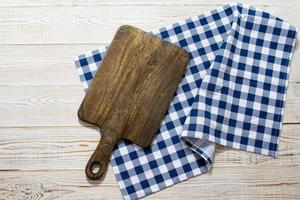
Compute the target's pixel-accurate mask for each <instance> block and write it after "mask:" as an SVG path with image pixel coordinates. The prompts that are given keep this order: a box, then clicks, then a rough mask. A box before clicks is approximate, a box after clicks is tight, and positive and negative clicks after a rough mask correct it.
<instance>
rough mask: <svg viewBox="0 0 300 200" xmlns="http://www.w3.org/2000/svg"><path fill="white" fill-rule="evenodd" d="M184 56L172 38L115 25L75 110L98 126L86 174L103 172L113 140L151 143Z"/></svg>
mask: <svg viewBox="0 0 300 200" xmlns="http://www.w3.org/2000/svg"><path fill="white" fill-rule="evenodd" d="M188 61H189V57H188V53H187V52H186V51H185V50H183V49H181V48H179V47H177V46H175V45H173V44H171V43H168V42H165V41H163V40H161V39H160V38H157V37H155V36H153V35H150V34H149V33H146V32H144V31H142V30H140V29H137V28H135V27H132V26H128V25H125V26H121V27H120V28H119V29H118V31H117V33H116V35H115V37H114V39H113V41H112V43H111V45H110V47H109V49H108V51H107V53H106V55H105V57H104V59H103V61H102V65H101V67H100V69H99V70H98V71H97V73H96V75H95V77H94V79H93V81H92V83H91V85H90V86H89V89H88V91H87V93H86V95H85V97H84V99H83V102H82V104H81V106H80V108H79V110H78V117H79V118H80V119H81V120H83V121H86V122H88V123H91V124H94V125H96V126H98V127H99V128H100V130H101V140H100V142H99V144H98V146H97V149H96V150H95V152H94V154H93V155H92V156H91V158H90V160H89V161H88V163H87V166H86V175H87V177H89V178H90V179H92V180H96V179H98V178H100V177H101V176H102V175H103V174H104V172H105V171H106V168H107V164H108V161H109V158H110V156H111V153H112V150H113V148H114V146H115V145H116V144H117V142H118V140H120V139H128V140H130V141H132V142H134V143H135V144H137V145H139V146H141V147H148V146H149V145H150V144H151V143H152V141H153V138H154V136H155V134H156V132H157V130H158V128H159V127H160V123H161V121H162V120H163V118H164V115H165V113H166V111H167V109H168V107H169V104H170V102H171V100H172V97H173V95H174V93H175V91H176V89H177V87H178V84H179V83H180V81H181V79H182V76H183V74H184V72H185V69H186V66H187V64H188ZM95 165H99V166H100V169H99V171H98V172H94V170H93V168H94V166H95Z"/></svg>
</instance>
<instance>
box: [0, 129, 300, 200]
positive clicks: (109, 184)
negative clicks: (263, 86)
mask: <svg viewBox="0 0 300 200" xmlns="http://www.w3.org/2000/svg"><path fill="white" fill-rule="evenodd" d="M299 130H300V125H285V126H284V127H283V133H282V137H281V140H280V146H279V148H280V151H279V152H280V156H279V157H278V159H274V158H270V157H266V156H261V155H257V154H252V153H248V152H243V151H238V150H233V149H228V148H223V147H220V146H218V147H217V151H216V156H215V158H214V165H213V170H212V171H211V172H209V173H207V174H204V175H201V176H198V177H195V178H192V179H190V180H189V181H185V182H182V183H181V184H178V185H175V186H173V187H170V188H168V189H165V190H163V191H162V192H159V193H157V194H154V195H150V196H149V197H147V198H149V199H161V198H166V199H167V198H171V197H174V198H175V197H177V199H184V198H189V199H197V198H200V197H201V198H205V199H206V198H212V199H217V198H218V197H220V195H221V194H222V195H223V196H224V195H225V196H226V198H227V197H228V198H230V199H240V198H247V199H255V198H263V199H267V198H270V199H274V198H279V199H282V198H291V199H295V198H300V196H299V195H300V194H299V193H298V188H299V187H300V174H299V170H300V165H299V164H300V163H299V160H300V159H299V157H300V142H299V141H300V134H299V133H300V132H299ZM0 133H1V134H0V135H1V140H0V160H2V162H1V170H0V182H1V184H0V197H8V196H9V197H11V199H14V198H13V197H16V195H24V196H26V195H34V196H35V195H38V196H39V195H42V196H43V197H44V198H45V199H54V198H63V199H82V198H84V197H87V196H86V195H88V196H90V194H91V193H93V196H94V197H95V198H97V199H98V197H100V196H101V197H103V198H105V197H108V196H110V199H120V198H121V197H120V192H119V189H118V186H117V183H116V181H115V178H114V175H113V172H112V168H111V167H109V170H108V173H107V175H106V177H105V179H104V180H103V182H101V184H100V185H99V184H93V183H91V182H89V181H88V180H87V179H86V177H85V174H84V167H85V163H86V161H87V158H88V155H89V154H91V153H92V150H93V149H94V148H95V147H96V144H97V140H98V137H99V133H98V132H97V130H96V129H88V128H84V127H55V128H49V127H41V128H34V127H33V128H26V129H25V128H4V129H3V128H1V129H0ZM3 161H5V162H3ZM66 171H67V172H68V173H66ZM224 180H226V184H224ZM94 183H95V182H94ZM96 183H100V182H96ZM26 191H29V192H27V193H26ZM111 191H113V192H112V193H113V194H109V192H111ZM183 191H185V195H182V192H183ZM195 191H197V192H195ZM147 198H146V199H147Z"/></svg>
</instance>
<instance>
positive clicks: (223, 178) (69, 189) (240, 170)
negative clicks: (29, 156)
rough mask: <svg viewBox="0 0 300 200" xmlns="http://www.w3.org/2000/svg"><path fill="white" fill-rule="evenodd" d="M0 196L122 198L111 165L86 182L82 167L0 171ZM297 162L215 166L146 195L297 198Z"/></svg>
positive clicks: (153, 196)
mask: <svg viewBox="0 0 300 200" xmlns="http://www.w3.org/2000/svg"><path fill="white" fill-rule="evenodd" d="M0 177H1V178H0V180H1V184H0V197H2V198H7V199H17V197H20V196H22V197H23V198H25V197H26V198H27V199H34V197H43V199H60V198H61V199H85V198H87V197H88V198H89V199H107V198H108V197H109V199H121V195H120V191H119V188H118V186H117V183H116V182H115V180H114V177H113V174H112V171H111V167H110V168H109V171H108V173H107V175H106V177H105V179H104V180H103V181H102V182H97V183H98V184H95V182H94V183H91V182H89V181H88V180H87V179H86V177H85V175H84V173H83V170H69V171H68V173H66V172H65V170H62V171H47V170H43V171H2V172H0ZM299 179H300V176H299V166H294V165H289V166H284V167H280V166H279V167H277V168H274V167H272V166H271V167H264V166H259V167H258V168H253V167H232V166H229V167H228V166H226V165H224V166H223V167H214V168H213V170H212V171H211V172H209V173H206V174H203V175H201V176H197V177H194V178H192V179H189V180H188V181H184V182H182V183H180V184H177V185H175V186H172V187H169V188H167V189H164V190H162V191H160V192H159V193H155V194H152V195H150V196H147V197H145V199H157V200H159V199H199V198H200V199H220V197H221V196H222V198H226V199H258V198H259V199H299V198H300V195H299V192H298V191H299V187H300V184H299Z"/></svg>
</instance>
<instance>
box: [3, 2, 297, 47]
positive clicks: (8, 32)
mask: <svg viewBox="0 0 300 200" xmlns="http://www.w3.org/2000/svg"><path fill="white" fill-rule="evenodd" d="M258 7H259V8H262V9H263V10H266V11H268V12H270V13H272V14H274V15H277V16H280V17H282V18H284V19H285V20H287V21H288V22H290V23H291V24H293V25H295V26H296V27H300V21H299V20H297V19H298V14H297V13H298V12H297V11H298V10H299V5H294V6H289V5H282V6H258ZM214 8H216V6H215V5H204V6H203V5H174V6H152V5H149V6H143V5H141V6H138V7H135V6H130V5H129V6H127V5H121V6H118V5H116V6H83V7H79V6H51V7H47V6H45V7H2V8H0V19H1V20H0V29H1V30H2V31H1V33H0V44H70V43H73V44H86V43H88V44H91V43H92V44H95V43H107V42H109V41H111V39H112V36H113V35H114V33H115V31H116V29H117V28H118V27H119V26H120V25H123V24H131V25H135V26H137V27H140V28H142V29H144V30H146V31H150V30H154V29H157V28H159V27H161V26H164V25H168V24H171V23H174V22H176V21H178V20H183V19H185V18H188V17H191V16H195V15H199V14H202V13H204V12H207V11H210V10H212V9H214Z"/></svg>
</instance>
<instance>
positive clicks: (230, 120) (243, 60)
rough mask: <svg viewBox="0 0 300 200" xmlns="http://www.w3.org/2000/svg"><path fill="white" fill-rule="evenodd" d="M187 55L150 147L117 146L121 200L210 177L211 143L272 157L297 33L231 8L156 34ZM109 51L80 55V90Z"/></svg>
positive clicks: (280, 23)
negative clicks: (180, 79) (187, 64)
mask: <svg viewBox="0 0 300 200" xmlns="http://www.w3.org/2000/svg"><path fill="white" fill-rule="evenodd" d="M152 34H154V35H156V36H157V37H160V38H162V39H164V40H166V41H169V42H171V43H174V44H175V45H177V46H179V47H182V48H184V49H185V50H187V51H188V52H189V55H190V63H189V66H188V68H187V71H186V73H185V76H184V78H183V79H182V81H181V83H180V85H179V87H178V89H177V91H176V94H175V96H174V98H173V100H172V102H171V104H170V106H169V108H168V112H167V113H166V116H165V118H164V120H163V122H162V124H161V127H160V129H159V130H158V133H157V136H156V138H155V141H154V142H153V144H152V146H151V147H150V148H145V149H142V148H139V147H138V146H136V145H134V144H132V143H130V142H128V141H121V142H119V143H118V145H117V146H116V148H115V150H114V152H113V155H112V157H111V165H112V167H113V171H114V173H115V175H116V179H117V181H118V184H119V186H120V189H121V193H122V195H123V197H124V199H137V198H140V197H143V196H145V195H147V194H150V193H153V192H156V191H159V190H161V189H163V188H166V187H168V186H171V185H173V184H176V183H178V182H181V181H183V180H186V179H188V178H191V177H193V176H196V175H199V174H201V173H204V172H207V171H208V170H209V169H210V167H211V163H212V159H213V154H214V149H215V144H214V143H219V144H222V145H226V146H230V147H233V148H239V149H243V150H247V151H251V152H256V153H261V154H265V155H271V156H274V155H276V152H277V145H278V136H279V132H280V129H281V126H282V114H283V108H284V101H285V92H286V91H285V90H286V87H287V80H288V72H289V62H290V59H291V56H292V51H293V48H294V45H295V38H296V30H295V28H294V27H292V26H290V25H289V24H287V23H286V22H284V21H282V20H281V19H279V18H277V17H274V16H272V15H270V14H268V13H266V12H263V11H260V10H258V9H255V8H253V7H249V6H246V5H243V4H230V5H225V6H223V7H220V8H218V9H215V10H213V11H210V12H207V13H205V14H203V15H199V16H196V17H192V18H189V19H186V20H184V21H180V22H178V23H174V24H172V25H170V26H166V27H163V28H160V29H159V30H156V31H153V32H152ZM105 52H106V48H102V49H96V50H94V51H91V52H88V53H85V54H82V55H79V56H77V57H76V58H75V64H76V67H77V69H78V72H79V77H80V80H81V82H82V84H83V87H84V90H85V91H86V90H87V89H88V86H89V84H90V82H91V81H92V79H93V77H94V75H95V73H96V70H97V69H98V68H99V67H100V66H101V61H102V59H103V57H104V56H105Z"/></svg>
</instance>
